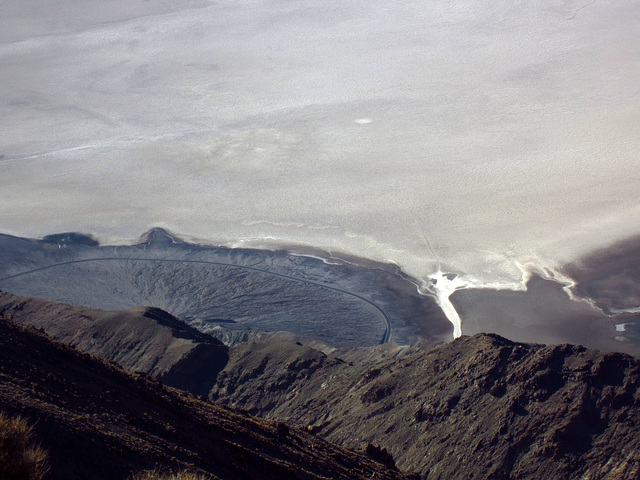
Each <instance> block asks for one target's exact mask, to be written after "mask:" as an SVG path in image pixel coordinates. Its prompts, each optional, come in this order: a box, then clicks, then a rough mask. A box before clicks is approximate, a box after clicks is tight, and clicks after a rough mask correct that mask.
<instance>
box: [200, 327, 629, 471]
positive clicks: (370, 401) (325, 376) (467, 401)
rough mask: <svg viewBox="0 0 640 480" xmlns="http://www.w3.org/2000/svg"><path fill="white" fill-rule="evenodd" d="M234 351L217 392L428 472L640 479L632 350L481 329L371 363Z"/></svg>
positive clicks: (253, 348) (279, 351)
mask: <svg viewBox="0 0 640 480" xmlns="http://www.w3.org/2000/svg"><path fill="white" fill-rule="evenodd" d="M230 357H231V358H230V361H229V363H228V365H227V367H226V368H225V369H224V370H223V371H222V372H221V373H220V375H219V376H218V383H217V386H216V389H214V390H213V391H212V393H211V397H212V398H214V399H216V400H218V401H223V402H226V403H229V404H232V405H237V406H240V407H243V408H246V409H248V410H249V411H250V412H251V413H253V414H256V415H259V416H264V417H267V418H272V419H280V420H283V421H287V422H291V423H292V424H298V425H300V426H311V427H312V429H313V430H315V431H317V432H318V435H320V436H322V437H324V438H326V439H329V440H330V441H332V442H336V443H339V444H342V445H345V446H355V445H362V444H366V443H375V444H380V445H382V446H384V447H386V448H387V449H388V450H389V451H390V452H391V453H392V454H393V456H394V458H395V460H396V462H397V464H398V466H399V467H400V468H404V469H410V470H412V471H419V472H420V473H421V474H422V477H423V478H425V479H429V480H431V479H442V480H445V479H447V480H450V479H463V478H464V479H468V478H477V479H485V478H486V479H489V478H491V479H531V480H533V479H541V478H558V479H559V478H562V479H581V480H587V479H588V480H595V479H609V480H613V479H635V478H640V392H639V391H638V386H639V385H640V363H639V362H638V360H636V359H634V358H633V357H630V356H628V355H625V354H619V353H615V354H605V353H601V352H599V351H597V350H589V349H585V348H584V347H580V346H571V345H560V346H542V345H527V344H519V343H514V342H511V341H508V340H505V339H503V338H501V337H498V336H496V335H484V334H481V335H476V336H474V337H462V338H460V339H457V340H455V341H454V342H452V343H450V344H447V345H444V346H442V347H438V348H435V349H425V348H421V347H419V346H414V347H410V348H409V349H408V350H406V351H405V352H404V354H402V355H401V358H391V359H382V360H379V361H377V362H369V363H364V364H349V363H346V362H343V361H340V360H337V359H332V358H328V357H326V356H325V355H323V354H322V353H320V352H317V351H314V350H312V349H310V348H307V347H304V346H298V345H291V344H280V345H277V344H270V345H260V344H246V345H238V346H236V347H234V348H232V349H231V350H230ZM351 357H352V358H356V356H354V355H353V354H352V355H351Z"/></svg>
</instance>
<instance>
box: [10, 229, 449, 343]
mask: <svg viewBox="0 0 640 480" xmlns="http://www.w3.org/2000/svg"><path fill="white" fill-rule="evenodd" d="M0 289H2V290H4V291H6V292H11V293H14V294H16V295H24V296H29V297H37V298H42V299H47V300H52V301H57V302H64V303H68V304H72V305H82V306H87V307H93V308H102V309H129V308H132V307H134V306H138V305H149V306H153V307H158V308H162V309H163V310H166V311H167V312H170V313H171V314H173V315H176V316H178V317H180V318H181V319H182V320H184V321H186V322H188V323H190V324H191V325H194V326H196V327H197V328H198V329H200V330H202V331H216V332H217V333H219V330H220V328H219V326H222V327H224V330H225V332H226V333H224V334H223V336H225V335H226V336H227V338H230V339H233V338H234V337H243V336H246V332H247V330H248V329H251V330H259V331H267V332H269V331H270V332H276V331H286V332H291V333H293V334H296V335H299V336H302V337H305V338H309V339H315V340H319V341H321V342H323V343H326V344H327V345H332V346H336V347H353V346H367V345H375V344H379V343H386V342H395V343H398V344H409V343H414V342H416V341H426V342H428V343H429V344H431V345H437V344H441V343H443V342H446V341H449V340H451V332H452V326H451V324H450V322H449V321H448V320H447V318H446V317H445V315H444V314H443V312H442V311H441V309H440V307H439V306H438V305H437V304H436V302H435V300H434V299H433V298H432V297H429V296H424V295H420V294H419V293H418V291H417V288H416V285H415V281H413V280H412V279H411V278H409V277H408V276H406V275H405V274H404V273H403V272H402V271H400V270H399V269H398V267H397V266H395V265H391V264H383V263H376V262H371V261H368V260H366V259H361V258H352V257H345V256H342V257H340V258H337V257H335V256H333V255H332V254H331V253H329V252H324V251H317V250H311V249H309V248H302V247H300V248H296V249H291V250H276V251H272V250H257V249H231V248H224V247H214V246H208V245H195V244H191V243H187V242H183V241H181V240H180V239H179V238H177V237H176V236H174V235H172V234H170V233H168V232H166V231H164V230H162V229H154V230H151V231H150V232H147V233H146V234H145V235H144V236H143V237H142V239H141V241H140V243H138V244H136V245H129V246H101V245H99V244H98V243H97V242H96V240H95V239H94V238H93V237H91V236H88V235H83V234H79V233H61V234H55V235H48V236H46V237H45V238H43V239H42V240H33V239H24V238H16V237H11V236H7V235H0ZM229 332H238V333H229ZM243 332H245V333H243Z"/></svg>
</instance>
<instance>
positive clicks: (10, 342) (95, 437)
mask: <svg viewBox="0 0 640 480" xmlns="http://www.w3.org/2000/svg"><path fill="white" fill-rule="evenodd" d="M0 408H1V409H2V411H4V413H6V414H8V415H16V414H20V415H23V416H26V417H27V418H29V420H30V421H31V422H32V423H33V424H34V429H35V432H36V434H37V436H38V438H39V439H40V442H41V443H42V446H43V447H44V448H45V449H46V450H48V451H49V455H50V462H51V473H50V476H49V477H48V478H51V479H65V480H69V479H87V478H92V479H97V480H101V479H124V478H128V476H129V475H130V474H131V473H132V472H135V471H139V470H143V469H148V468H153V467H156V466H158V465H159V466H163V467H167V468H172V469H188V470H192V471H197V472H201V473H206V474H209V475H210V476H211V478H216V479H255V478H261V479H270V478H272V479H279V480H280V479H309V480H311V479H318V480H319V479H327V478H335V479H365V478H367V479H369V478H380V479H402V478H408V477H407V476H405V475H404V474H401V473H399V472H397V471H393V470H390V469H389V468H387V467H385V466H384V465H383V464H382V463H380V462H376V461H373V460H371V459H370V458H369V457H367V456H366V455H364V454H356V453H354V452H351V451H348V450H344V449H342V448H339V447H336V446H334V445H332V444H329V443H328V442H326V441H323V440H321V439H319V438H317V437H315V436H313V435H311V434H309V433H306V432H303V431H301V430H297V429H294V428H289V427H287V426H286V425H285V424H282V423H274V422H269V421H265V420H259V419H256V418H252V417H250V416H248V415H247V414H245V413H243V412H241V411H237V410H233V409H229V408H225V407H221V406H215V405H212V404H210V403H209V402H206V401H203V400H201V399H198V398H196V397H194V396H192V395H190V394H187V393H184V392H181V391H179V390H174V389H172V388H168V387H165V386H163V385H162V384H160V383H159V382H157V381H155V380H151V379H149V378H148V377H147V376H145V375H140V374H137V375H136V374H132V373H127V372H126V371H125V370H123V369H122V368H121V367H119V366H117V365H115V364H114V363H110V362H106V361H103V360H99V359H97V358H95V357H93V356H90V355H88V354H84V353H80V352H79V351H77V350H76V349H74V348H72V347H69V346H66V345H63V344H61V343H59V342H56V341H53V340H52V339H50V337H48V336H46V335H45V334H43V333H41V332H39V331H37V330H36V329H35V328H34V327H32V326H25V325H21V324H18V323H16V322H15V321H13V320H12V319H10V318H9V317H8V316H6V315H3V316H2V317H1V318H0Z"/></svg>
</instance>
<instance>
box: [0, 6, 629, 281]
mask: <svg viewBox="0 0 640 480" xmlns="http://www.w3.org/2000/svg"><path fill="white" fill-rule="evenodd" d="M639 22H640V4H638V2H635V1H630V0H616V1H596V2H593V3H592V2H588V1H559V0H558V1H545V2H531V3H530V4H529V3H520V2H513V1H506V0H498V1H495V2H491V4H490V5H488V4H486V2H480V1H479V0H466V1H462V0H458V1H452V2H435V1H427V2H417V1H415V2H414V1H410V0H403V1H394V2H371V1H368V2H364V1H358V0H354V1H350V2H333V1H332V2H319V1H316V0H310V1H305V2H301V1H293V0H290V1H283V0H278V1H277V0H260V1H258V0H253V1H250V0H246V1H237V0H234V1H230V0H221V1H217V2H208V1H204V0H203V1H200V0H192V1H185V2H179V3H177V2H171V1H168V0H166V1H147V2H127V1H124V0H107V1H100V2H98V1H93V0H85V1H79V0H60V1H56V2H55V3H53V2H46V1H43V0H25V1H21V2H14V1H9V0H2V1H0V72H1V78H2V81H1V82H0V115H1V117H2V127H1V128H0V228H1V229H2V231H3V232H4V233H9V234H14V235H21V236H30V237H33V236H42V235H45V234H49V233H53V232H61V231H80V232H87V233H93V234H95V235H96V236H97V237H98V238H99V239H100V240H101V241H102V242H103V243H104V242H106V243H109V242H111V243H125V242H130V241H132V240H135V239H137V238H138V237H139V235H140V234H141V233H142V232H144V231H146V230H148V229H149V228H151V227H155V226H163V227H166V228H169V229H170V230H172V231H174V232H177V233H180V234H182V235H186V236H190V237H191V238H197V239H199V240H201V241H202V240H204V241H208V242H211V243H219V244H225V245H262V244H272V243H277V244H308V245H313V246H317V247H320V248H324V249H329V250H334V251H346V252H351V253H355V254H358V255H360V256H366V257H369V258H372V259H374V260H383V261H393V262H396V263H398V264H399V265H401V266H402V267H403V269H404V270H405V271H407V272H408V273H409V274H411V275H414V276H416V277H418V278H423V279H425V280H426V279H427V278H428V277H429V275H432V274H434V273H435V272H437V271H438V270H442V271H443V272H456V273H459V274H460V277H458V280H457V281H458V282H467V284H469V285H489V286H503V287H512V288H513V287H517V286H518V285H520V282H521V278H522V275H523V271H524V272H527V271H529V270H539V271H541V273H542V274H545V275H547V274H549V273H550V272H551V271H552V270H554V269H556V268H558V266H559V265H560V264H562V263H563V262H565V261H570V260H572V259H574V258H576V257H577V256H579V255H581V254H583V253H585V252H588V251H590V250H591V249H593V248H596V247H601V246H606V245H607V244H610V243H612V242H614V241H616V240H619V239H622V238H625V237H626V236H629V235H632V234H635V233H637V232H638V231H639V230H640V214H639V213H640V212H639V209H640V202H639V201H638V200H639V198H638V197H639V195H638V191H640V190H639V189H638V180H639V179H640V172H639V168H638V164H637V152H638V151H640V135H638V131H640V129H639V125H640V108H639V107H640V105H639V103H640V81H639V80H640V78H639V77H640V43H639V42H638V28H637V27H638V25H639V24H640V23H639ZM544 269H547V270H544Z"/></svg>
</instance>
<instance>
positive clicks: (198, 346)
mask: <svg viewBox="0 0 640 480" xmlns="http://www.w3.org/2000/svg"><path fill="white" fill-rule="evenodd" d="M0 312H2V313H8V314H11V315H12V316H13V317H14V318H15V319H16V320H18V321H20V322H22V323H28V324H31V325H34V326H36V327H38V328H43V329H44V330H45V331H46V332H47V333H48V334H49V335H51V336H52V337H53V338H55V339H57V340H60V341H62V342H63V343H66V344H69V345H72V346H75V347H77V348H79V349H81V350H84V351H86V352H89V353H91V354H92V355H96V356H98V357H101V358H104V359H107V360H111V361H114V362H116V363H118V364H120V365H122V366H123V367H124V368H126V369H127V370H133V371H141V372H144V373H146V374H148V375H151V376H152V377H154V378H157V379H159V380H161V381H162V382H163V383H165V384H167V385H170V386H173V387H176V388H181V389H183V390H188V391H191V392H193V393H196V394H207V393H208V392H209V390H210V389H211V386H212V385H213V384H214V383H215V380H216V376H217V374H218V372H219V371H220V370H221V369H222V368H223V367H224V366H225V365H226V363H227V360H228V350H227V347H225V346H224V345H223V344H222V343H221V342H219V341H218V340H216V339H214V338H212V337H211V336H209V335H207V334H204V333H202V332H200V331H198V330H196V329H195V328H193V327H190V326H188V325H187V324H185V323H184V322H182V321H181V320H178V319H177V318H175V317H174V316H172V315H170V314H168V313H166V312H164V311H162V310H160V309H158V308H151V307H138V308H134V309H131V310H125V311H107V310H97V309H90V308H84V307H76V306H71V305H65V304H61V303H54V302H47V301H45V300H40V299H35V298H34V299H31V298H25V297H17V296H14V295H11V294H9V293H5V292H1V291H0Z"/></svg>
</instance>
